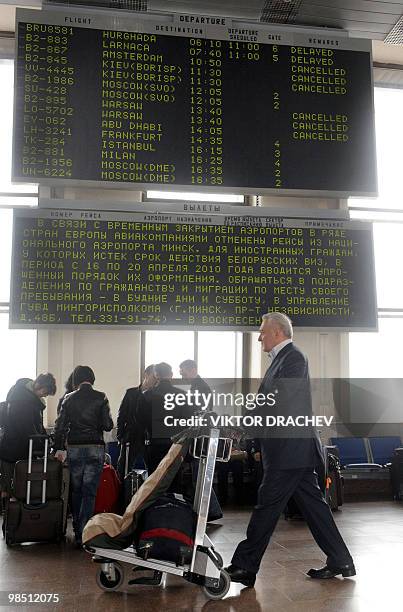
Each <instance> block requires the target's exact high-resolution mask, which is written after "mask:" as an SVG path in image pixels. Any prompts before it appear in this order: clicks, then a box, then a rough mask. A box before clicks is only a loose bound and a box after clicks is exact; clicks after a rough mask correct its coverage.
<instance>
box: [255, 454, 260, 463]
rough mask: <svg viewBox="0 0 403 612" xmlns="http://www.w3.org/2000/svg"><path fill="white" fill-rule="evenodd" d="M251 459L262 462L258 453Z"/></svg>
mask: <svg viewBox="0 0 403 612" xmlns="http://www.w3.org/2000/svg"><path fill="white" fill-rule="evenodd" d="M253 458H254V460H255V461H257V462H258V463H259V461H261V460H262V458H261V455H260V453H253Z"/></svg>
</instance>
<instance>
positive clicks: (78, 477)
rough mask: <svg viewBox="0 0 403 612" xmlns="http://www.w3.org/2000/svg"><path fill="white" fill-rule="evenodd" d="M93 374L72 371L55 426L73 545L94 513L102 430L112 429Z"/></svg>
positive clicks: (87, 370) (85, 370) (102, 448)
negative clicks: (66, 472) (64, 465)
mask: <svg viewBox="0 0 403 612" xmlns="http://www.w3.org/2000/svg"><path fill="white" fill-rule="evenodd" d="M94 382H95V375H94V372H93V371H92V369H91V368H90V367H88V366H77V367H76V368H75V370H74V372H73V385H74V387H75V388H76V391H73V392H72V393H69V394H68V395H66V397H65V398H64V401H63V404H62V407H61V410H60V414H59V416H58V418H57V420H56V423H55V442H54V448H55V457H56V459H59V460H60V461H63V460H64V459H65V452H64V448H65V445H66V443H67V459H68V464H69V469H70V477H71V489H72V491H71V496H72V513H73V528H74V534H75V539H76V544H77V546H81V539H82V533H83V529H84V527H85V524H86V523H87V522H88V520H89V519H90V518H91V516H92V515H93V513H94V505H95V498H96V493H97V488H98V484H99V479H100V476H101V473H102V468H103V465H104V458H105V443H104V438H103V433H104V431H110V430H111V429H112V428H113V421H112V418H111V414H110V408H109V402H108V398H107V397H106V395H105V393H101V392H100V391H95V389H93V388H92V385H93V384H94Z"/></svg>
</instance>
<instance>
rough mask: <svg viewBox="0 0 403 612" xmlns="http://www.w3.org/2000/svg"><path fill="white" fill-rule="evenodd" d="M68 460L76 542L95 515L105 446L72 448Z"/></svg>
mask: <svg viewBox="0 0 403 612" xmlns="http://www.w3.org/2000/svg"><path fill="white" fill-rule="evenodd" d="M67 459H68V463H69V469H70V477H71V504H72V513H73V528H74V533H75V536H76V540H78V541H81V538H82V534H83V529H84V527H85V525H86V523H87V522H88V521H89V519H90V518H91V517H92V515H93V513H94V506H95V498H96V495H97V489H98V485H99V479H100V477H101V473H102V469H103V465H104V459H105V448H104V446H100V445H98V446H96V445H88V446H70V447H68V448H67Z"/></svg>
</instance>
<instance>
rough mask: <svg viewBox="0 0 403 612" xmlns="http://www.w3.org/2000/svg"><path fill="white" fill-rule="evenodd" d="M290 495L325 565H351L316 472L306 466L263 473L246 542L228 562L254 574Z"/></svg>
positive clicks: (241, 544) (242, 543) (240, 545)
mask: <svg viewBox="0 0 403 612" xmlns="http://www.w3.org/2000/svg"><path fill="white" fill-rule="evenodd" d="M292 495H293V496H294V499H295V501H296V502H297V504H298V506H299V508H300V510H301V512H302V514H303V516H304V518H305V520H306V522H307V523H308V526H309V528H310V530H311V532H312V535H313V537H314V538H315V540H316V543H317V544H318V546H319V547H320V548H321V549H322V550H323V552H324V553H325V554H326V555H327V564H328V565H329V566H332V567H339V566H341V565H346V564H350V563H352V562H353V561H352V558H351V556H350V553H349V551H348V549H347V547H346V545H345V543H344V541H343V538H342V537H341V535H340V533H339V530H338V529H337V527H336V523H335V522H334V519H333V515H332V513H331V510H330V508H329V506H328V504H327V503H326V501H325V499H324V497H323V495H322V492H321V490H320V488H319V485H318V479H317V475H316V472H315V471H314V468H313V467H306V468H301V469H288V470H280V469H274V468H272V469H270V468H268V469H265V470H264V477H263V481H262V484H261V486H260V488H259V492H258V503H257V505H256V506H255V508H254V510H253V513H252V516H251V519H250V521H249V525H248V530H247V539H246V540H243V541H242V542H241V543H240V544H239V545H238V547H237V549H236V551H235V553H234V556H233V558H232V561H231V563H232V564H233V565H235V566H237V567H240V568H242V569H245V570H247V571H249V572H252V573H254V574H257V572H258V571H259V566H260V562H261V560H262V557H263V555H264V552H265V550H266V548H267V546H268V544H269V541H270V537H271V535H272V533H273V531H274V529H275V527H276V524H277V522H278V519H279V518H280V516H281V513H282V512H283V510H284V508H285V506H286V504H287V502H288V500H289V498H290V497H291V496H292Z"/></svg>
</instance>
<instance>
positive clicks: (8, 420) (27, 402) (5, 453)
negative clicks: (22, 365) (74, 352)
mask: <svg viewBox="0 0 403 612" xmlns="http://www.w3.org/2000/svg"><path fill="white" fill-rule="evenodd" d="M55 393H56V381H55V378H54V376H53V374H49V373H48V374H40V375H39V376H38V378H36V379H35V380H31V379H30V378H20V379H19V380H17V382H16V383H15V385H13V386H12V387H11V389H10V391H9V392H8V394H7V398H6V403H7V407H6V410H5V415H4V422H3V428H2V434H1V438H0V460H1V466H0V471H1V481H0V486H1V490H2V493H3V496H5V495H8V494H9V492H10V490H11V481H12V478H13V474H14V465H15V462H16V461H19V460H21V459H28V447H29V438H30V437H31V436H34V435H43V434H46V431H45V429H44V427H43V411H44V409H45V408H46V404H45V402H44V400H43V398H44V397H47V396H48V395H54V394H55Z"/></svg>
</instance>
